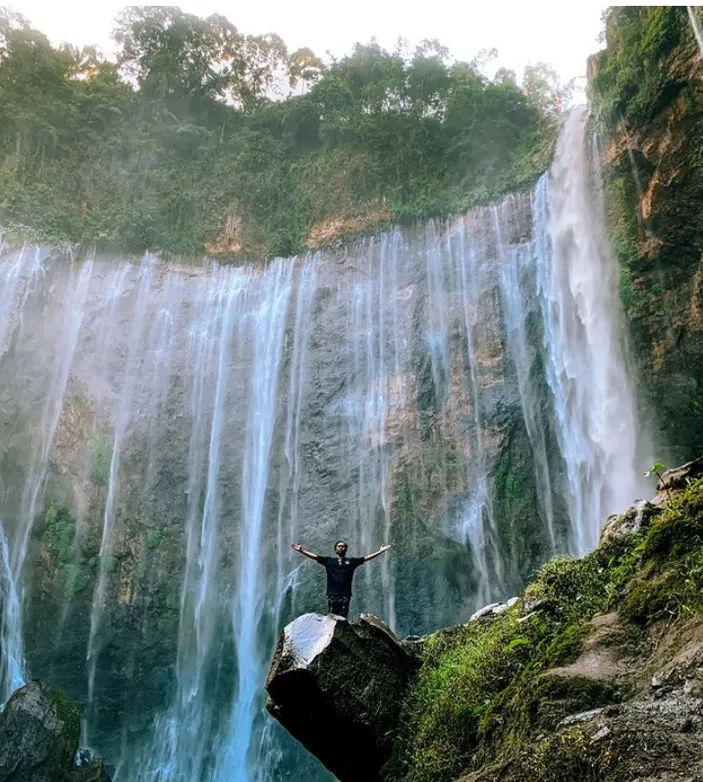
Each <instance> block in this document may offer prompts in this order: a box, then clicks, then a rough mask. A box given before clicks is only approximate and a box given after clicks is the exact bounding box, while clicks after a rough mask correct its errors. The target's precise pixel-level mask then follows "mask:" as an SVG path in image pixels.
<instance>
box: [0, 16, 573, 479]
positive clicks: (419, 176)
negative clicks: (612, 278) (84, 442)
mask: <svg viewBox="0 0 703 782" xmlns="http://www.w3.org/2000/svg"><path fill="white" fill-rule="evenodd" d="M114 37H115V41H116V44H117V47H118V51H117V63H112V62H109V61H107V60H106V59H105V58H104V57H103V56H102V55H101V54H100V53H99V52H98V51H97V50H95V49H93V48H84V49H80V50H79V49H76V48H74V47H70V46H62V47H60V48H58V49H56V48H53V47H52V46H51V45H50V43H49V41H48V40H47V38H46V37H45V36H44V35H42V34H41V33H39V32H38V31H36V30H32V29H31V28H30V27H29V26H28V25H27V24H26V23H25V22H23V21H22V20H21V19H19V18H17V17H15V16H11V15H8V14H6V15H5V16H3V17H2V20H0V41H1V42H2V45H1V46H0V104H2V106H3V112H2V117H1V118H0V189H1V190H2V199H1V200H0V220H1V221H2V223H3V225H4V226H6V227H8V228H9V230H10V233H11V234H14V235H30V236H32V237H33V238H36V239H38V240H41V241H43V242H49V243H52V244H62V243H64V242H74V243H81V242H82V243H91V244H92V243H97V244H98V245H99V246H102V247H111V246H119V247H121V248H122V249H124V250H126V251H128V252H134V253H142V252H144V251H146V250H152V251H160V252H162V253H165V254H195V255H197V254H202V253H203V252H211V253H215V254H220V255H222V256H240V255H242V254H249V255H252V254H255V255H261V256H263V255H267V254H291V253H295V252H297V251H299V250H301V249H303V248H304V247H305V245H306V242H308V241H310V238H309V237H311V236H313V234H311V228H312V227H313V226H315V225H317V224H320V223H321V222H324V221H325V220H328V219H331V218H342V219H349V220H351V223H350V224H351V225H352V226H353V225H355V224H356V223H355V222H354V221H356V222H357V223H358V225H359V230H362V229H363V228H364V226H366V230H368V229H369V228H370V227H371V226H373V227H377V226H379V225H385V224H386V223H387V222H388V221H389V220H405V219H415V218H419V217H424V216H428V215H436V214H445V213H448V212H452V211H456V210H460V209H465V208H467V207H468V206H471V205H473V204H475V203H478V202H481V201H485V200H487V199H490V198H493V197H495V196H497V195H499V194H501V193H503V192H506V191H507V190H511V189H516V188H519V187H522V186H526V185H529V184H530V183H531V182H532V181H533V180H534V179H535V178H536V176H538V175H539V173H541V171H543V170H544V168H545V167H546V164H547V162H548V159H549V155H550V154H551V148H552V144H553V141H554V135H555V131H556V124H557V123H556V122H555V111H556V109H555V107H556V108H558V106H559V101H560V100H561V99H562V98H563V94H564V90H563V88H562V87H561V86H560V85H559V84H558V82H556V81H555V79H554V75H553V73H552V72H550V71H549V69H548V68H547V67H546V66H544V65H541V64H540V65H537V66H534V67H531V69H530V70H529V71H528V72H527V73H526V85H527V86H528V94H525V93H524V92H523V90H522V89H520V87H519V86H518V85H517V82H516V79H515V78H514V75H511V74H509V73H505V72H501V73H500V74H498V75H497V76H496V78H495V80H494V81H490V80H489V79H487V78H486V77H484V76H483V75H482V74H481V72H480V69H479V65H480V63H479V62H478V61H474V62H472V63H463V62H454V61H452V60H451V59H450V58H449V55H448V52H447V51H446V50H445V49H444V48H443V47H442V46H441V45H439V44H438V43H437V42H434V41H426V42H424V43H423V44H422V45H421V46H419V47H418V48H417V49H416V50H415V51H413V52H411V51H406V50H405V49H403V48H398V49H396V50H395V51H393V52H389V51H386V50H384V49H383V48H381V47H380V46H379V45H378V44H377V43H376V42H374V41H372V42H371V43H369V44H367V45H360V44H357V45H356V46H355V47H354V49H353V51H352V52H351V53H350V54H349V55H348V56H346V57H343V58H341V59H339V60H334V61H332V62H331V63H330V64H328V65H327V66H325V65H323V63H322V62H321V61H320V60H319V59H318V58H316V57H315V55H314V54H313V53H312V52H311V51H309V50H306V49H301V50H299V51H297V52H293V53H289V52H288V51H287V49H286V46H285V44H284V43H283V41H282V40H281V39H280V38H279V37H278V36H276V35H264V36H247V35H244V34H243V33H241V32H240V31H239V30H237V28H236V27H235V26H234V25H232V24H231V23H230V22H228V21H227V20H226V19H225V18H224V17H222V16H220V15H213V16H210V17H208V18H207V19H201V18H199V17H197V16H194V15H191V14H187V13H185V12H183V11H181V10H180V9H178V8H175V7H172V6H130V7H128V8H127V9H126V10H125V11H124V12H123V13H122V14H121V15H120V17H119V18H118V21H117V25H116V28H115V31H114ZM364 221H366V222H364ZM350 230H353V227H352V229H350ZM105 453H106V451H102V450H101V451H100V457H101V459H100V460H99V464H97V465H96V476H98V477H99V479H100V480H104V477H103V476H104V472H105V471H104V464H103V461H102V457H103V456H104V455H105Z"/></svg>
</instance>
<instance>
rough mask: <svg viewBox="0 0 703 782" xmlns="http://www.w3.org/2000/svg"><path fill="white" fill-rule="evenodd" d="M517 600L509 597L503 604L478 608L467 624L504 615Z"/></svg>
mask: <svg viewBox="0 0 703 782" xmlns="http://www.w3.org/2000/svg"><path fill="white" fill-rule="evenodd" d="M518 600H519V598H517V597H511V598H510V599H509V600H506V601H505V603H490V604H489V605H487V606H484V607H483V608H479V609H478V611H475V612H474V613H473V614H472V615H471V618H470V619H469V622H477V621H478V620H479V619H485V618H487V617H493V616H500V615H501V614H504V613H505V612H506V611H507V610H508V609H510V608H512V607H513V606H514V605H515V604H516V603H517V602H518Z"/></svg>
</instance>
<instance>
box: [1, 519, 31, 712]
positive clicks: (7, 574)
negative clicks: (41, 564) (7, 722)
mask: <svg viewBox="0 0 703 782" xmlns="http://www.w3.org/2000/svg"><path fill="white" fill-rule="evenodd" d="M0 601H2V624H1V625H0V632H1V633H2V635H1V637H0V643H1V644H2V645H1V646H0V708H2V707H3V706H4V705H5V704H6V703H7V700H8V698H9V697H10V695H12V693H13V692H14V691H15V690H16V689H17V688H18V687H22V685H23V684H24V683H25V682H24V648H23V642H22V607H21V605H20V600H19V593H18V591H17V584H16V583H15V575H14V573H13V572H12V566H11V564H10V550H9V547H8V545H7V537H6V536H5V530H4V529H3V526H2V522H0Z"/></svg>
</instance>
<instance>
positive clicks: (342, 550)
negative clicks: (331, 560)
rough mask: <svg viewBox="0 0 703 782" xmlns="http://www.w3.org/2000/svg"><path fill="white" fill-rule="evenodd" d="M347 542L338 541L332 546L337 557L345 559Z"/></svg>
mask: <svg viewBox="0 0 703 782" xmlns="http://www.w3.org/2000/svg"><path fill="white" fill-rule="evenodd" d="M347 548H348V546H347V542H346V541H345V540H338V541H337V542H336V543H335V544H334V551H335V554H336V555H337V556H338V557H346V555H347Z"/></svg>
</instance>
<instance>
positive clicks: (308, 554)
mask: <svg viewBox="0 0 703 782" xmlns="http://www.w3.org/2000/svg"><path fill="white" fill-rule="evenodd" d="M291 548H292V549H293V551H297V552H298V553H299V554H302V555H303V556H304V557H307V558H308V559H317V554H313V553H312V551H306V550H305V549H304V548H303V547H302V546H301V545H300V543H293V544H291Z"/></svg>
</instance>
